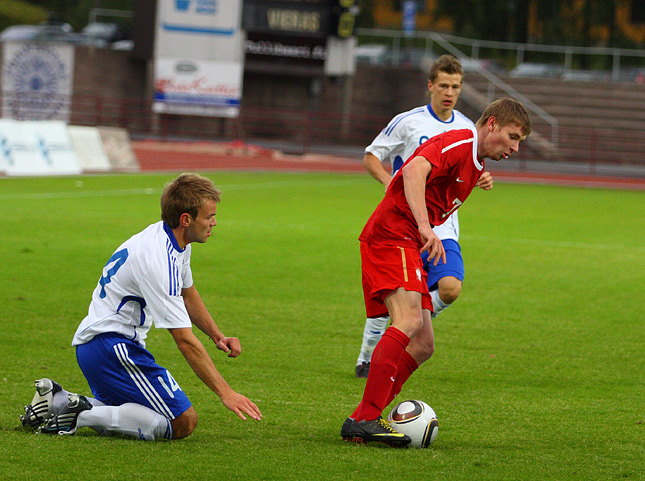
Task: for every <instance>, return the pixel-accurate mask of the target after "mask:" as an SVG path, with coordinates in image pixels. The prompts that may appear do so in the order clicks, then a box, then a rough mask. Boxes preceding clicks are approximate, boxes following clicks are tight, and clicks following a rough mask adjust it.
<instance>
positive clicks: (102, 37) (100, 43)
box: [81, 22, 128, 47]
mask: <svg viewBox="0 0 645 481" xmlns="http://www.w3.org/2000/svg"><path fill="white" fill-rule="evenodd" d="M81 33H82V34H83V37H84V43H85V44H86V45H94V46H96V47H107V46H110V45H112V44H114V43H115V42H120V41H122V40H127V39H128V33H127V29H126V28H125V27H124V26H123V25H121V24H118V23H110V22H92V23H90V24H88V25H86V26H85V27H84V28H83V30H82V31H81Z"/></svg>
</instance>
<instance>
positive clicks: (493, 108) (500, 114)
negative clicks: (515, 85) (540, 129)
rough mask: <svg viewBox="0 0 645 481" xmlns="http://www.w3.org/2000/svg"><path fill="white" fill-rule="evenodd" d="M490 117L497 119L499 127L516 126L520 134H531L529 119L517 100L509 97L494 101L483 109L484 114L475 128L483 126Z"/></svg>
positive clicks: (524, 108)
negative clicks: (520, 130)
mask: <svg viewBox="0 0 645 481" xmlns="http://www.w3.org/2000/svg"><path fill="white" fill-rule="evenodd" d="M491 117H495V118H496V119H497V122H498V123H499V126H500V127H502V126H504V125H507V124H517V125H519V126H520V128H521V129H522V134H524V135H529V134H530V133H531V128H532V125H531V118H530V117H529V113H528V112H527V110H526V107H524V105H523V104H522V102H520V101H518V100H515V99H512V98H510V97H502V98H501V99H497V100H495V101H494V102H493V103H492V104H490V105H489V106H488V107H486V109H484V113H482V115H481V117H480V118H479V120H478V121H477V123H476V125H477V127H481V126H482V125H484V124H485V123H486V122H487V121H488V119H489V118H491Z"/></svg>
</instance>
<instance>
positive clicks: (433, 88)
mask: <svg viewBox="0 0 645 481" xmlns="http://www.w3.org/2000/svg"><path fill="white" fill-rule="evenodd" d="M463 76H464V71H463V69H462V67H461V63H460V62H459V60H458V59H457V58H455V57H453V56H452V55H442V56H441V57H439V58H438V59H437V60H436V61H435V62H434V64H433V65H432V67H431V69H430V75H429V77H428V91H429V95H430V104H429V105H424V106H421V107H417V108H414V109H412V110H409V111H407V112H403V113H401V114H399V115H397V116H396V117H394V118H393V119H392V120H391V121H390V123H389V124H388V125H387V127H385V129H383V131H381V133H380V134H379V135H378V136H377V137H376V138H375V139H374V141H373V142H372V143H371V144H370V145H369V146H368V147H367V148H366V149H365V157H364V158H363V165H364V166H365V168H366V169H367V171H368V172H369V173H370V174H371V175H372V177H374V178H375V179H376V180H378V181H379V182H381V183H382V184H384V185H385V188H386V190H387V187H388V185H389V184H390V181H391V180H392V177H393V176H394V174H396V172H397V171H398V170H399V169H400V168H401V166H402V165H403V163H404V162H405V161H406V160H408V158H409V157H410V156H411V155H412V154H413V153H414V151H415V150H416V149H417V148H418V147H419V146H420V145H421V144H423V143H424V142H425V141H426V140H428V139H430V138H431V137H434V136H435V135H439V134H441V133H443V132H447V131H449V130H457V129H474V127H475V125H474V124H473V122H472V121H471V120H470V119H468V117H466V116H465V115H464V114H462V113H461V112H459V111H458V110H455V108H454V107H455V104H456V103H457V99H458V98H459V93H460V92H461V84H462V82H463ZM388 160H389V161H390V163H391V166H392V169H391V171H392V173H391V174H390V172H388V171H387V170H386V169H385V168H384V167H383V164H382V163H383V162H386V161H388ZM477 186H478V187H480V188H481V189H484V190H490V189H492V187H493V178H492V177H491V175H490V173H488V172H484V173H483V174H482V176H481V177H480V179H479V181H478V182H477ZM434 232H435V234H437V237H439V239H441V241H442V243H443V246H444V250H445V252H446V262H445V263H444V262H441V261H440V262H439V264H438V265H436V266H433V265H431V264H429V263H428V262H427V256H428V255H427V253H424V255H423V262H424V269H425V271H426V272H427V273H428V289H429V290H430V296H431V297H432V305H433V308H434V316H436V315H438V314H439V313H440V312H441V311H443V310H444V309H446V308H447V307H448V306H449V305H450V304H452V303H453V302H455V301H456V300H457V297H458V296H459V294H460V292H461V286H462V283H463V280H464V262H463V259H462V257H461V247H460V246H459V218H458V217H457V212H456V211H455V212H454V214H452V215H451V216H450V217H449V218H448V219H447V220H446V222H445V223H444V224H442V225H440V226H438V227H435V228H434ZM389 320H390V318H389V317H377V318H367V320H366V321H365V328H364V330H363V344H362V345H361V350H360V354H359V356H358V360H357V362H356V377H364V378H366V377H367V375H368V373H369V367H370V361H371V358H372V352H373V351H374V347H375V346H376V344H377V343H378V341H379V340H380V339H381V336H382V335H383V333H384V332H385V329H386V328H387V324H388V322H389Z"/></svg>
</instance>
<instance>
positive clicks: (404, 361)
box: [385, 351, 419, 406]
mask: <svg viewBox="0 0 645 481" xmlns="http://www.w3.org/2000/svg"><path fill="white" fill-rule="evenodd" d="M418 367H419V364H417V361H415V360H414V358H413V357H412V356H411V355H410V353H409V352H408V351H403V355H402V356H401V360H400V361H399V366H398V367H397V369H396V381H394V384H393V385H392V390H391V391H390V396H389V397H388V398H387V402H386V403H385V405H386V406H387V405H389V404H390V403H391V402H392V401H393V400H394V398H395V397H396V396H398V394H399V393H400V392H401V388H402V387H403V385H404V384H405V382H406V381H407V380H408V379H409V378H410V376H411V375H412V373H413V372H414V371H416V370H417V368H418Z"/></svg>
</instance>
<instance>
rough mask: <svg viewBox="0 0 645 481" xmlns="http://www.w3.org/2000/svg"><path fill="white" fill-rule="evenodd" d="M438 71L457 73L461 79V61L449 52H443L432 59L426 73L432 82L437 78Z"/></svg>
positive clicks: (462, 74) (462, 71)
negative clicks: (428, 70) (428, 72)
mask: <svg viewBox="0 0 645 481" xmlns="http://www.w3.org/2000/svg"><path fill="white" fill-rule="evenodd" d="M439 72H445V73H447V74H450V75H452V74H459V75H461V78H462V80H463V78H464V69H463V67H462V66H461V62H460V61H459V59H458V58H457V57H455V56H454V55H450V54H445V55H442V56H441V57H439V58H438V59H437V60H435V61H434V63H433V64H432V67H430V74H429V75H428V80H429V81H430V82H433V83H434V81H435V80H437V77H438V76H439Z"/></svg>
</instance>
